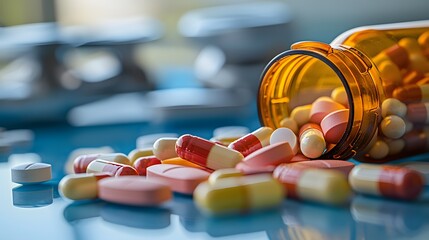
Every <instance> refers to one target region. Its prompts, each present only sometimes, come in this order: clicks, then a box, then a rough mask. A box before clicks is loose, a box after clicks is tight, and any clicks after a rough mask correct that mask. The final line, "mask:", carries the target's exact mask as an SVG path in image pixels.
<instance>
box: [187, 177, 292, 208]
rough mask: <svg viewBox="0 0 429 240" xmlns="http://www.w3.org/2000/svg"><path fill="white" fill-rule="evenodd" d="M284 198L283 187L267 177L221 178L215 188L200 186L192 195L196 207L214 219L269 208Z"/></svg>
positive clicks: (213, 186)
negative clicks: (219, 216)
mask: <svg viewBox="0 0 429 240" xmlns="http://www.w3.org/2000/svg"><path fill="white" fill-rule="evenodd" d="M284 196H285V194H284V189H283V186H282V185H281V184H280V183H279V182H278V181H277V180H275V179H274V178H273V177H272V176H271V175H267V174H259V175H250V176H243V177H230V178H223V179H218V180H217V181H216V182H215V184H210V183H209V182H203V183H201V184H200V185H198V187H197V188H196V189H195V191H194V199H195V202H196V204H197V206H198V207H199V208H200V209H202V210H203V211H205V212H207V213H210V214H214V215H220V214H230V213H243V212H248V211H251V210H260V209H267V208H272V207H275V206H278V205H279V204H280V203H281V202H282V200H283V197H284Z"/></svg>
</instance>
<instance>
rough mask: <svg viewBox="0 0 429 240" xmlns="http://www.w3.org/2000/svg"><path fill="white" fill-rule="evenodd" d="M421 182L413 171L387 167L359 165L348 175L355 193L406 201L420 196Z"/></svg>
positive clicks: (421, 179)
mask: <svg viewBox="0 0 429 240" xmlns="http://www.w3.org/2000/svg"><path fill="white" fill-rule="evenodd" d="M423 181H424V180H423V177H422V175H421V174H420V173H418V172H416V171H414V170H411V169H408V168H406V167H400V166H389V165H375V164H360V165H358V166H356V167H354V168H353V170H352V171H351V172H350V175H349V183H350V185H351V187H352V188H353V190H354V191H356V192H359V193H364V194H370V195H376V196H385V197H391V198H399V199H406V200H413V199H416V198H417V197H418V196H419V195H420V193H421V191H422V190H423V185H424V182H423Z"/></svg>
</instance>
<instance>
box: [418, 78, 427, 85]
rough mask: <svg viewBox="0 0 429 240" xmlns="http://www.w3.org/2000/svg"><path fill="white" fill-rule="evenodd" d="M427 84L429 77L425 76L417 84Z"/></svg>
mask: <svg viewBox="0 0 429 240" xmlns="http://www.w3.org/2000/svg"><path fill="white" fill-rule="evenodd" d="M425 84H429V77H423V78H422V79H420V80H419V81H418V82H417V85H425Z"/></svg>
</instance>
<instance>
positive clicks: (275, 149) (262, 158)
mask: <svg viewBox="0 0 429 240" xmlns="http://www.w3.org/2000/svg"><path fill="white" fill-rule="evenodd" d="M294 155H295V153H294V152H293V150H292V148H291V147H290V144H289V143H288V142H280V143H275V144H272V145H269V146H267V147H264V148H261V149H259V150H258V151H256V152H253V153H252V154H250V155H249V156H247V157H245V158H244V160H243V162H244V163H245V164H247V165H252V166H261V167H263V166H268V165H271V166H277V165H279V164H280V163H287V162H289V161H290V160H291V159H292V157H293V156H294Z"/></svg>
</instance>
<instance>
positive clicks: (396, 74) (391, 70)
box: [379, 61, 402, 85]
mask: <svg viewBox="0 0 429 240" xmlns="http://www.w3.org/2000/svg"><path fill="white" fill-rule="evenodd" d="M379 70H380V77H381V79H382V80H383V83H390V84H394V85H400V84H401V83H402V77H401V70H400V69H399V67H398V66H396V65H395V64H394V63H393V62H392V61H383V62H382V63H380V66H379Z"/></svg>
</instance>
